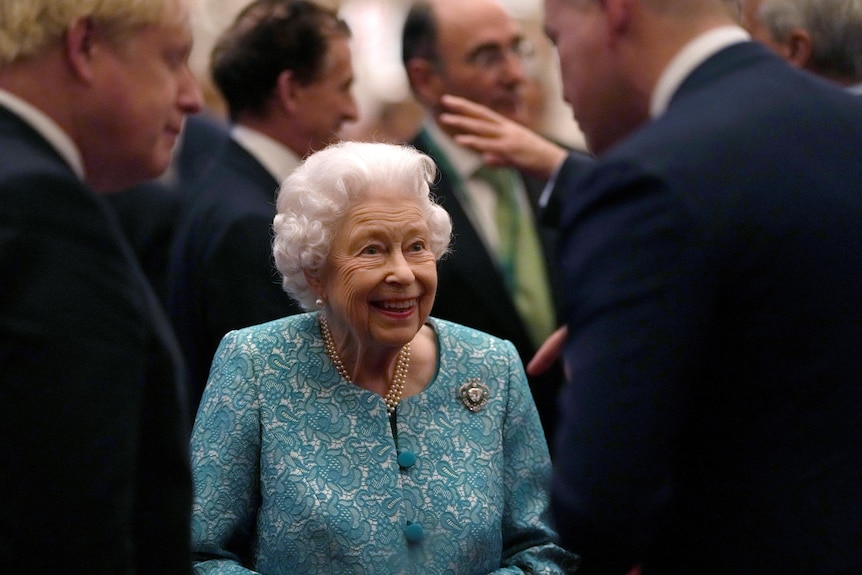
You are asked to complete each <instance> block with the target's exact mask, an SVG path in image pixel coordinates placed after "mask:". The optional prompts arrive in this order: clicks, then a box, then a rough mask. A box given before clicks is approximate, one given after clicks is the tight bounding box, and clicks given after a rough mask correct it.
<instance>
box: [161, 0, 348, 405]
mask: <svg viewBox="0 0 862 575" xmlns="http://www.w3.org/2000/svg"><path fill="white" fill-rule="evenodd" d="M349 40H350V31H349V29H348V27H347V25H346V24H345V23H344V22H343V21H342V20H340V19H338V17H337V16H336V14H335V13H334V12H332V11H330V10H327V9H325V8H322V7H319V6H317V5H315V4H314V3H313V2H307V1H304V0H258V1H256V2H253V3H251V4H249V5H248V6H247V7H246V8H245V9H244V10H243V11H242V12H241V13H240V14H239V15H238V16H237V18H236V19H235V21H234V23H233V25H232V26H230V27H229V29H228V30H226V31H225V32H224V34H222V36H221V37H220V39H219V40H218V42H217V43H216V46H215V48H214V49H213V54H212V62H211V67H212V75H213V79H214V81H215V83H216V86H217V87H218V89H219V91H220V92H221V94H222V96H223V97H224V99H225V101H226V103H227V106H228V111H229V114H230V118H231V123H232V127H231V139H230V141H229V142H228V143H227V144H226V145H224V146H223V147H222V148H221V149H220V152H219V153H218V154H217V155H216V156H215V158H214V160H213V163H212V165H211V168H210V169H209V170H208V171H207V172H206V173H205V174H203V175H202V176H201V177H200V179H199V180H198V181H197V183H196V185H195V186H194V188H193V189H192V190H191V191H189V192H188V193H187V194H186V195H185V197H186V199H185V206H184V208H183V214H182V215H181V216H180V222H179V224H178V228H177V231H176V237H175V240H174V245H173V247H172V249H171V264H170V270H169V279H168V308H169V310H170V312H171V317H172V320H173V322H174V326H175V328H176V330H177V335H178V336H179V338H180V342H181V344H182V346H183V350H184V351H185V353H186V358H187V361H188V366H189V381H190V386H189V392H190V408H191V409H192V413H193V414H194V412H195V411H196V410H197V405H198V402H199V401H200V397H201V394H202V393H203V388H204V386H205V384H206V381H207V376H208V374H209V368H210V363H211V362H212V356H213V353H215V350H216V347H217V346H218V343H219V342H220V341H221V338H222V337H223V336H224V334H226V333H227V332H228V331H230V330H232V329H238V328H242V327H247V326H249V325H254V324H259V323H263V322H266V321H269V320H273V319H277V318H279V317H283V316H286V315H290V314H293V313H298V312H300V311H302V310H301V308H300V307H299V305H298V304H296V303H295V302H293V300H291V299H290V297H289V296H287V294H285V293H284V291H283V290H282V288H281V285H280V282H279V280H278V273H277V272H276V270H275V267H274V264H273V261H272V219H273V217H275V197H276V193H277V191H278V186H279V184H280V182H281V180H282V179H284V178H285V177H286V176H287V175H288V174H289V173H290V172H291V171H293V169H294V168H295V167H296V166H297V165H298V164H299V162H300V161H301V159H302V158H304V157H305V156H306V155H308V154H309V153H310V152H312V151H314V150H318V149H321V148H323V147H325V146H326V145H327V144H328V143H330V142H332V141H334V140H335V139H337V133H338V131H339V129H340V127H341V125H342V124H343V123H345V122H348V121H353V120H355V119H356V117H357V108H356V103H355V101H354V99H353V96H352V94H351V86H352V83H353V68H352V64H351V57H350V48H349Z"/></svg>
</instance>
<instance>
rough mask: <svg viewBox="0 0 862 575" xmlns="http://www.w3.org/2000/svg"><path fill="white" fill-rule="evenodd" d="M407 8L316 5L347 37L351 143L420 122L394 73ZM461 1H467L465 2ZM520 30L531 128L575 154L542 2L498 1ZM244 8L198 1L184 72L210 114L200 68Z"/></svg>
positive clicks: (399, 135) (395, 133)
mask: <svg viewBox="0 0 862 575" xmlns="http://www.w3.org/2000/svg"><path fill="white" fill-rule="evenodd" d="M411 1H412V0H318V3H320V4H323V5H326V6H329V7H331V8H335V9H337V10H338V11H339V13H340V14H341V17H342V18H344V20H346V21H347V23H348V24H349V25H350V28H351V30H352V31H353V40H352V50H353V58H354V72H355V74H356V84H355V88H354V95H355V96H356V100H357V103H358V105H359V114H360V121H359V122H357V123H356V124H354V125H351V126H349V127H347V128H346V130H345V134H344V136H345V137H347V138H352V139H364V140H376V141H391V142H398V141H403V140H405V139H407V138H408V137H410V136H411V135H412V134H413V132H414V131H415V130H416V129H417V128H418V125H419V122H421V111H420V109H419V106H418V105H417V104H416V102H415V101H413V99H412V97H411V95H410V90H409V87H408V85H407V78H406V76H405V74H404V69H403V67H402V65H401V56H400V52H401V27H402V24H403V21H404V15H405V14H406V12H407V9H408V8H409V6H410V3H411ZM465 1H469V0H465ZM500 1H501V3H503V4H504V5H505V6H507V7H508V8H509V10H510V11H511V13H512V15H513V16H514V17H515V18H517V19H518V20H519V21H520V22H521V23H522V25H523V26H524V30H525V33H526V34H527V36H528V38H530V39H531V40H532V42H533V44H534V45H535V47H536V55H535V59H534V61H533V62H531V63H530V66H529V69H530V82H529V85H528V87H527V95H528V99H529V102H530V104H531V107H532V109H533V111H534V113H533V115H532V117H533V120H532V122H531V126H530V127H531V128H533V129H534V130H536V131H538V132H540V133H542V134H544V135H546V136H548V137H550V138H553V139H555V140H557V141H559V142H561V143H564V144H566V145H569V146H572V147H575V148H583V147H584V140H583V136H582V134H581V132H580V130H579V129H578V127H577V124H576V123H575V121H574V120H573V118H572V114H571V110H570V108H569V106H568V105H567V104H566V103H565V102H564V101H563V99H562V96H561V94H562V91H561V88H560V79H559V69H558V67H557V62H556V55H555V52H554V49H553V47H552V46H551V44H550V43H549V42H548V40H547V38H545V35H544V33H543V31H542V0H500ZM248 2H249V0H198V2H197V5H196V14H195V20H194V21H195V48H194V51H193V53H192V66H193V68H194V69H195V71H196V73H197V74H198V76H199V78H200V80H201V85H202V86H203V88H204V91H205V94H206V96H207V102H208V104H209V106H210V108H211V110H212V111H214V112H215V113H218V114H223V113H224V109H223V106H222V104H221V101H220V98H219V97H218V94H217V92H216V91H215V90H214V89H213V88H212V83H211V81H210V79H209V73H208V71H207V68H208V60H209V52H210V50H211V49H212V46H213V42H214V39H215V37H216V36H217V35H218V34H219V32H220V31H221V30H222V29H224V28H225V27H226V26H227V25H228V23H229V22H230V21H231V20H233V18H234V17H235V16H236V14H237V13H238V12H239V11H240V10H241V9H242V8H243V7H244V6H245V5H246V4H248Z"/></svg>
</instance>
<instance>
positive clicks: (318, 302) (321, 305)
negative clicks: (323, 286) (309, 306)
mask: <svg viewBox="0 0 862 575" xmlns="http://www.w3.org/2000/svg"><path fill="white" fill-rule="evenodd" d="M314 305H315V306H317V309H323V308H324V306H325V305H326V302H325V301H323V300H322V299H321V298H317V299H316V300H314Z"/></svg>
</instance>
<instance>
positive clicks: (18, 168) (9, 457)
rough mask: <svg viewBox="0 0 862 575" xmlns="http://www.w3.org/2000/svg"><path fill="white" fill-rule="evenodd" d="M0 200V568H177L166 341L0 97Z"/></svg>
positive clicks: (183, 488) (181, 429)
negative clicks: (2, 498)
mask: <svg viewBox="0 0 862 575" xmlns="http://www.w3.org/2000/svg"><path fill="white" fill-rule="evenodd" d="M0 205H2V206H3V207H2V209H0V277H2V281H0V438H2V439H0V460H2V461H3V465H4V467H5V468H6V469H7V471H8V472H4V473H0V491H2V492H3V493H7V494H9V497H8V498H7V500H6V502H5V503H4V511H3V513H2V514H0V571H2V572H4V573H6V572H9V573H12V572H22V571H27V570H31V571H37V572H47V571H50V570H55V569H56V567H57V565H87V571H88V572H91V573H104V574H108V573H127V572H136V573H153V574H155V573H184V572H188V561H189V558H190V555H189V533H188V521H189V515H190V504H191V477H190V472H189V463H188V453H187V437H188V433H189V429H188V419H187V417H186V414H185V407H184V404H181V401H182V399H183V398H184V390H183V389H182V387H183V382H182V377H183V374H182V371H183V365H182V359H181V356H180V353H179V349H178V346H177V345H176V343H175V341H174V337H173V334H172V332H171V330H170V327H169V324H168V322H167V321H166V319H165V317H164V315H163V313H162V310H161V308H160V306H159V304H158V302H157V300H156V297H155V295H154V293H153V292H152V290H151V289H150V288H149V286H148V284H147V281H146V279H145V278H144V277H143V273H142V272H141V270H140V268H139V267H138V265H137V262H136V261H135V258H134V256H133V254H132V253H131V250H130V248H129V247H128V245H127V243H126V241H125V239H124V237H123V236H122V233H121V232H120V230H119V226H118V224H117V223H116V221H115V220H114V217H113V214H112V212H111V211H110V209H109V208H108V207H107V206H106V205H105V203H104V202H103V201H102V199H101V198H100V197H97V196H96V195H94V194H93V192H92V191H91V190H89V189H88V188H87V187H86V186H84V185H83V184H82V183H81V182H80V181H79V180H78V179H77V178H76V176H75V175H74V174H73V172H72V171H71V169H70V168H69V167H68V166H67V165H66V164H65V163H64V162H63V160H62V159H61V158H60V156H59V155H57V154H56V152H54V150H53V149H52V148H51V147H50V145H49V144H48V143H47V142H46V141H45V140H43V139H42V138H41V136H39V135H38V134H37V133H36V132H35V131H33V130H32V129H31V128H30V127H29V126H27V125H26V124H24V123H23V122H22V121H21V120H20V119H18V118H17V117H15V116H13V115H12V114H10V113H9V112H7V111H6V110H4V109H2V108H0ZM12 470H14V471H12ZM46 526H50V527H49V528H46ZM154 549H158V550H159V551H158V553H154V552H152V550H154Z"/></svg>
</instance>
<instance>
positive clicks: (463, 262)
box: [410, 131, 563, 440]
mask: <svg viewBox="0 0 862 575" xmlns="http://www.w3.org/2000/svg"><path fill="white" fill-rule="evenodd" d="M410 145H412V146H414V147H416V149H418V150H420V151H422V152H424V153H426V154H428V155H429V156H431V157H432V158H434V160H435V161H436V162H437V167H438V169H439V170H440V178H439V179H438V181H437V182H436V183H435V185H434V186H433V189H432V191H433V193H434V194H435V195H436V196H437V199H438V200H439V202H440V204H441V205H442V206H443V207H444V208H446V210H447V211H448V212H449V215H450V216H451V217H452V232H453V235H454V241H453V242H452V246H451V253H450V254H448V255H447V256H444V258H443V260H442V261H441V262H440V264H439V266H438V276H439V277H438V282H437V297H436V299H435V300H434V310H433V314H434V317H439V318H441V319H448V320H451V321H455V322H457V323H460V324H463V325H466V326H469V327H472V328H474V329H479V330H482V331H484V332H487V333H490V334H492V335H495V336H497V337H501V338H503V339H508V340H509V341H511V342H512V343H513V344H514V345H515V347H516V348H517V350H518V353H519V354H520V356H521V360H522V361H523V362H524V363H525V364H526V363H527V362H528V361H529V360H530V359H531V358H532V357H533V355H534V354H535V353H536V346H535V345H534V344H533V343H532V341H531V339H530V336H529V334H528V332H527V328H526V326H525V325H524V322H523V321H522V320H521V317H520V316H519V315H518V312H517V310H516V308H515V303H514V301H513V299H512V297H511V296H510V295H509V292H508V290H507V289H506V285H505V280H504V279H503V276H502V275H501V273H500V270H499V268H498V266H497V264H496V261H495V259H494V256H493V254H489V253H488V251H487V250H486V249H485V245H484V243H483V242H482V239H481V236H480V235H479V232H478V230H476V229H475V228H474V227H473V224H472V223H471V222H470V218H469V217H468V216H467V213H466V212H465V211H464V207H463V206H462V205H461V203H460V202H459V201H458V197H457V195H456V192H455V186H456V185H460V183H459V182H460V178H459V176H458V175H457V174H454V173H452V171H451V169H450V168H449V167H448V161H446V160H445V159H444V160H443V161H441V160H440V158H439V157H436V156H437V151H436V150H437V147H436V146H435V145H434V144H433V143H432V142H431V141H430V137H429V136H428V134H427V133H426V132H424V131H422V132H420V133H419V134H418V135H417V136H416V137H415V138H414V139H413V140H412V141H411V142H410ZM524 184H525V186H526V189H527V192H528V194H529V196H530V200H531V203H532V205H533V208H534V210H536V209H537V202H538V198H539V196H540V194H541V192H542V189H543V188H544V184H545V183H544V182H541V181H538V180H535V179H531V178H528V177H525V178H524ZM538 231H539V235H540V239H541V241H542V246H543V249H544V253H545V262H546V265H547V269H548V273H549V276H550V285H551V291H552V296H553V301H554V302H557V301H559V297H560V292H559V285H560V283H559V276H558V274H557V266H556V257H555V245H556V241H557V231H556V229H555V228H551V227H545V226H540V227H539V228H538ZM562 381H563V375H562V369H561V368H560V364H559V363H557V364H556V365H555V366H554V367H553V368H551V369H550V370H549V371H548V372H547V373H546V374H544V375H543V376H540V377H536V378H529V383H530V389H531V390H532V392H533V398H534V400H535V402H536V407H537V408H538V410H539V415H540V417H541V419H542V425H543V426H544V428H545V434H546V436H547V437H548V439H549V440H550V438H551V437H552V436H553V432H554V427H555V420H556V409H557V405H556V396H557V392H558V390H559V387H560V385H561V383H562Z"/></svg>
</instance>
